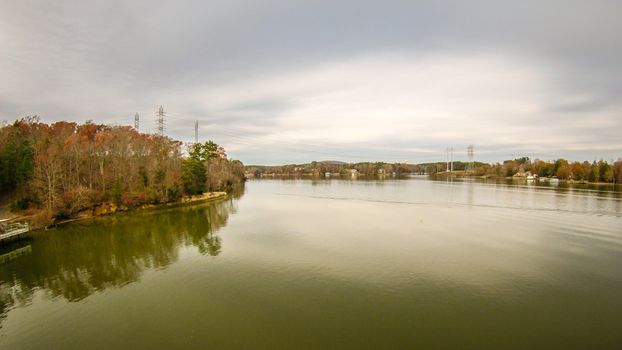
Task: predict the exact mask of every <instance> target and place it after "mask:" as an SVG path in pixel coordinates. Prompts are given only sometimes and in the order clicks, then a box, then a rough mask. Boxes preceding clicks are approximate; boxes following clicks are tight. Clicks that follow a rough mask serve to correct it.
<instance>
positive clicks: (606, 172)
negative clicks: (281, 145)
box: [246, 157, 622, 184]
mask: <svg viewBox="0 0 622 350" xmlns="http://www.w3.org/2000/svg"><path fill="white" fill-rule="evenodd" d="M446 170H447V163H446V162H434V163H421V164H408V163H384V162H360V163H344V162H336V161H322V162H311V163H306V164H290V165H281V166H260V165H249V166H247V167H246V171H247V173H248V174H249V175H252V176H255V177H260V176H266V175H272V174H275V175H311V176H313V175H315V176H320V175H323V174H325V173H331V174H340V175H348V176H349V175H350V174H351V173H352V171H356V174H357V175H359V176H365V175H373V176H376V175H378V174H395V175H396V176H401V175H404V174H427V175H435V174H445V172H446ZM453 170H454V173H453V174H454V175H456V176H477V177H496V178H498V177H514V176H526V175H528V174H533V175H538V176H541V177H553V176H555V177H557V178H559V179H560V180H572V181H582V182H603V183H616V184H619V183H622V159H618V160H617V161H613V162H611V163H608V162H607V161H604V160H599V161H593V162H587V161H583V162H579V161H573V162H570V161H568V160H566V159H557V160H554V161H544V160H541V159H534V160H531V159H530V158H529V157H522V158H517V159H513V160H506V161H503V162H501V163H492V164H489V163H483V162H473V163H468V162H462V161H455V162H453Z"/></svg>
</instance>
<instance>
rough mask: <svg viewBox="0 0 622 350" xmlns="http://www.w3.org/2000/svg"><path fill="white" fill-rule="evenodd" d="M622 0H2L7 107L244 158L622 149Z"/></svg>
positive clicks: (396, 157)
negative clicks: (160, 117)
mask: <svg viewBox="0 0 622 350" xmlns="http://www.w3.org/2000/svg"><path fill="white" fill-rule="evenodd" d="M621 33H622V1H619V0H616V1H568V0H565V1H543V0H538V1H529V0H527V1H525V0H523V1H499V0H494V1H458V0H455V1H442V0H441V1H439V0H436V1H415V0H410V1H366V0H353V1H339V0H333V1H296V0H288V1H240V0H227V1H205V0H201V1H166V2H164V1H161V2H160V1H111V0H105V1H67V0H63V1H47V0H46V1H30V0H20V1H9V0H0V119H5V120H8V121H11V120H14V119H16V118H18V117H22V116H27V115H34V114H36V115H39V116H41V118H42V119H43V120H44V121H47V122H53V121H57V120H74V121H80V122H82V121H85V120H87V119H92V120H94V121H95V122H100V123H111V124H127V125H133V120H134V113H135V112H138V113H139V114H140V129H141V130H142V131H145V132H153V130H154V126H155V115H154V114H155V112H156V110H157V108H158V107H159V106H160V105H163V106H164V109H165V111H166V112H167V114H168V118H167V126H166V134H167V135H169V136H171V137H173V138H176V139H181V140H185V141H191V140H193V139H194V121H195V120H198V121H199V125H200V128H199V135H200V138H202V139H203V138H210V139H213V140H215V141H216V142H218V143H219V144H222V145H223V146H224V147H225V148H226V149H227V150H228V152H229V155H230V156H232V157H233V158H236V159H241V160H242V161H244V162H245V163H247V164H285V163H293V162H299V163H301V162H307V161H311V160H343V161H361V160H378V161H380V160H382V161H390V162H395V161H400V162H402V161H408V162H427V161H434V160H439V161H440V160H444V159H445V149H446V148H447V147H453V148H454V149H455V159H458V160H460V159H465V157H466V147H467V146H468V145H469V144H473V145H474V146H475V155H476V159H477V160H482V161H501V160H503V159H509V158H510V157H512V156H513V155H514V156H516V157H518V156H530V157H532V158H537V157H539V158H543V159H547V160H548V159H554V158H558V157H565V158H569V159H571V160H574V159H581V160H583V159H586V160H590V161H591V160H594V159H601V158H603V159H605V160H610V159H614V158H618V157H620V156H622V132H621V131H622V34H621Z"/></svg>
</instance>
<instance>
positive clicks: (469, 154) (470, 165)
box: [467, 145, 475, 173]
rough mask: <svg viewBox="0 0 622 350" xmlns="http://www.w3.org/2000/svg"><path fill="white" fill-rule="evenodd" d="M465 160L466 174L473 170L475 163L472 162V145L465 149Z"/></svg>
mask: <svg viewBox="0 0 622 350" xmlns="http://www.w3.org/2000/svg"><path fill="white" fill-rule="evenodd" d="M467 158H468V162H469V164H468V172H469V173H472V172H473V170H474V169H475V163H474V162H473V159H475V147H474V146H473V145H469V147H467Z"/></svg>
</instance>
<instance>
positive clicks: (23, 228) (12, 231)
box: [0, 219, 30, 243]
mask: <svg viewBox="0 0 622 350" xmlns="http://www.w3.org/2000/svg"><path fill="white" fill-rule="evenodd" d="M10 221H11V219H1V220H0V243H1V242H4V241H5V240H8V239H11V238H14V237H16V238H19V236H20V235H22V234H24V233H26V232H28V231H30V227H29V226H28V224H27V223H11V222H10Z"/></svg>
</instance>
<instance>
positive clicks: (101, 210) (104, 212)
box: [11, 192, 229, 234]
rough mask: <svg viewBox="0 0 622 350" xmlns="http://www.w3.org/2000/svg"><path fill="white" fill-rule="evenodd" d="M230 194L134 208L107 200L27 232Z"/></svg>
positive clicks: (19, 218) (18, 218) (28, 218)
mask: <svg viewBox="0 0 622 350" xmlns="http://www.w3.org/2000/svg"><path fill="white" fill-rule="evenodd" d="M228 196H229V194H228V193H227V192H205V193H203V194H200V195H193V196H185V197H182V198H181V199H180V200H177V201H174V202H168V203H160V204H142V205H139V206H136V207H133V208H128V207H126V206H122V205H121V206H117V205H116V204H114V203H112V202H105V203H101V204H99V205H96V206H94V207H92V208H89V209H86V210H83V211H81V212H79V213H78V214H77V216H76V217H73V218H69V219H64V220H60V221H57V222H52V223H50V224H48V225H36V224H31V229H30V230H29V231H28V232H27V234H28V233H31V232H34V231H42V230H48V229H52V228H56V227H58V226H61V225H66V224H70V223H73V222H78V221H84V220H88V219H93V218H97V217H102V216H110V215H115V214H118V213H129V212H133V211H141V210H149V209H161V208H173V207H181V206H188V205H195V204H201V203H208V202H212V201H217V200H221V199H226V198H227V197H228ZM35 216H36V214H31V215H27V216H20V215H18V216H16V217H14V218H11V220H12V221H13V220H14V221H26V222H28V221H32V219H33V218H34V217H35Z"/></svg>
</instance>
